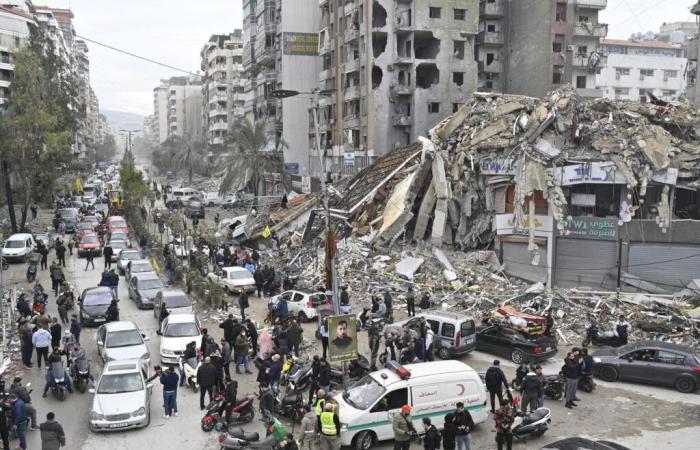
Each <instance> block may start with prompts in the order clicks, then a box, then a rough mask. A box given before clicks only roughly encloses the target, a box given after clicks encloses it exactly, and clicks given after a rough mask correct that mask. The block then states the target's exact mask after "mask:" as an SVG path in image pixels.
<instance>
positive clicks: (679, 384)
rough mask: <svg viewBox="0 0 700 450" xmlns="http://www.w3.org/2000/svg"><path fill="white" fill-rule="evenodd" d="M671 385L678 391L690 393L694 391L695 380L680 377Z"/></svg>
mask: <svg viewBox="0 0 700 450" xmlns="http://www.w3.org/2000/svg"><path fill="white" fill-rule="evenodd" d="M673 387H675V388H676V390H677V391H678V392H682V393H684V394H690V393H691V392H695V381H693V379H692V378H689V377H681V378H678V379H677V380H676V382H675V383H673Z"/></svg>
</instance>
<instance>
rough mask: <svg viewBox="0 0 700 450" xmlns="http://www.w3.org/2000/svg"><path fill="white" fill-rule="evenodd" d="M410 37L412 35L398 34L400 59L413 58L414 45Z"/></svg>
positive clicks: (397, 46)
mask: <svg viewBox="0 0 700 450" xmlns="http://www.w3.org/2000/svg"><path fill="white" fill-rule="evenodd" d="M410 37H411V35H410V34H408V33H397V34H396V53H397V54H398V55H399V57H400V58H410V57H411V48H412V47H413V43H412V41H411V39H409V38H410Z"/></svg>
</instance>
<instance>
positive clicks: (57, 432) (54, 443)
mask: <svg viewBox="0 0 700 450" xmlns="http://www.w3.org/2000/svg"><path fill="white" fill-rule="evenodd" d="M55 417H56V416H55V415H54V413H52V412H50V413H47V414H46V422H44V423H42V424H41V425H40V426H39V429H40V430H41V450H59V448H60V447H63V446H64V445H66V434H65V433H64V432H63V427H62V426H61V424H60V423H58V422H56V420H55Z"/></svg>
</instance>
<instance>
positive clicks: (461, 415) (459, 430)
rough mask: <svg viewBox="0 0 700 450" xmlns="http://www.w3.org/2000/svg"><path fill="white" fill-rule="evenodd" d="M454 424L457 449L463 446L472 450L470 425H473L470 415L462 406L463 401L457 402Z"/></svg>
mask: <svg viewBox="0 0 700 450" xmlns="http://www.w3.org/2000/svg"><path fill="white" fill-rule="evenodd" d="M453 421H454V424H455V441H456V443H457V450H461V449H462V448H464V449H465V450H472V435H471V432H472V427H473V426H474V420H473V419H472V415H471V414H469V411H467V410H466V409H465V408H464V403H462V402H459V403H457V411H456V412H455V415H454V419H453Z"/></svg>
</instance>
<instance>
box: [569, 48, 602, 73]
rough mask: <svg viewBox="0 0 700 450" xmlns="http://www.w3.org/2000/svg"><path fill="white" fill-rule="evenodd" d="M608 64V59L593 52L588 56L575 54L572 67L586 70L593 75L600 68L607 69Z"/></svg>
mask: <svg viewBox="0 0 700 450" xmlns="http://www.w3.org/2000/svg"><path fill="white" fill-rule="evenodd" d="M607 63H608V57H607V56H605V55H601V54H600V53H598V52H592V53H589V54H586V55H582V54H575V55H574V57H573V59H572V61H571V65H572V66H574V67H578V68H581V69H586V70H588V71H589V72H591V73H593V72H595V71H596V70H597V69H598V67H605V65H606V64H607Z"/></svg>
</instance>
